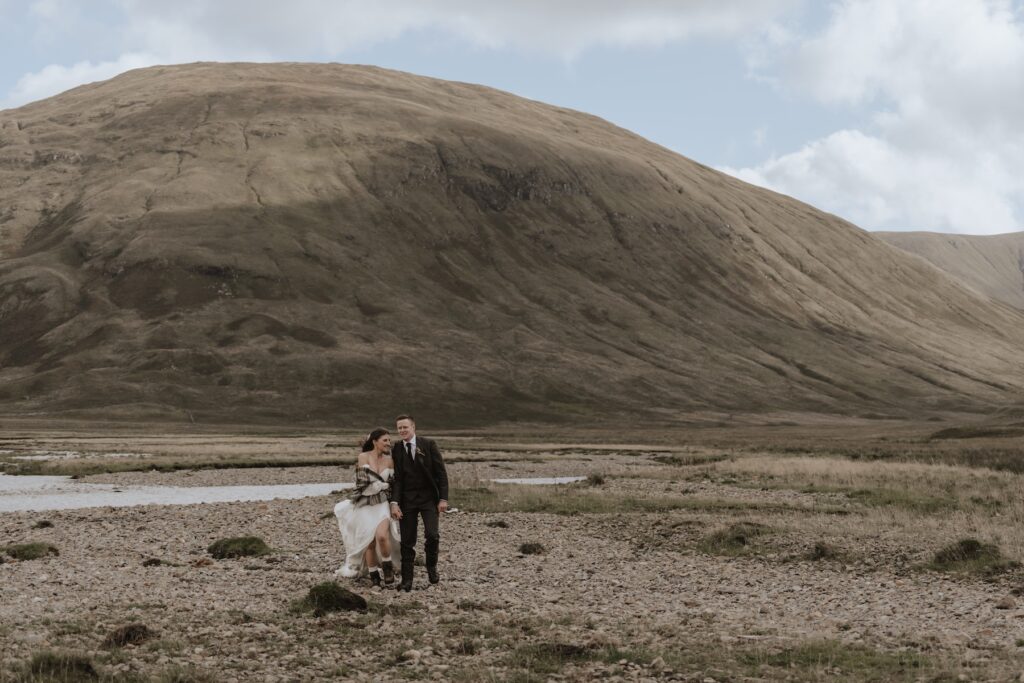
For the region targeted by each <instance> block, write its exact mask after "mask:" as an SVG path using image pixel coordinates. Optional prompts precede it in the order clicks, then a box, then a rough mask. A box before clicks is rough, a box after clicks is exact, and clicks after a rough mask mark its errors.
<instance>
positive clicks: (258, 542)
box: [206, 536, 270, 560]
mask: <svg viewBox="0 0 1024 683" xmlns="http://www.w3.org/2000/svg"><path fill="white" fill-rule="evenodd" d="M206 551H207V552H208V553H210V555H211V556H212V557H214V558H216V559H218V560H224V559H228V558H233V557H257V556H259V555H267V554H268V553H270V547H269V546H267V544H266V543H264V542H263V539H262V538H258V537H256V536H239V537H236V538H222V539H220V540H219V541H214V542H213V543H211V544H210V547H208V548H207V549H206Z"/></svg>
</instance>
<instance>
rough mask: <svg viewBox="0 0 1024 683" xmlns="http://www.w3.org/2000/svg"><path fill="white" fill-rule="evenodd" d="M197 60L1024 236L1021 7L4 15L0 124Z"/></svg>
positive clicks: (962, 228)
mask: <svg viewBox="0 0 1024 683" xmlns="http://www.w3.org/2000/svg"><path fill="white" fill-rule="evenodd" d="M194 61H309V62H344V63H354V64H374V65H377V66H382V67H386V68H392V69H399V70H402V71H409V72H412V73H417V74H422V75H426V76H433V77H436V78H444V79H449V80H457V81H466V82H471V83H481V84H484V85H488V86H492V87H495V88H499V89H502V90H507V91H510V92H513V93H515V94H517V95H521V96H523V97H528V98H531V99H536V100H541V101H544V102H549V103H551V104H556V105H559V106H563V107H569V108H572V109H577V110H581V111H585V112H588V113H591V114H595V115H597V116H600V117H602V118H605V119H607V120H609V121H611V122H613V123H615V124H617V125H619V126H622V127H624V128H628V129H630V130H632V131H635V132H636V133H639V134H640V135H643V136H644V137H646V138H648V139H650V140H652V141H654V142H656V143H658V144H660V145H663V146H665V147H667V148H669V149H672V150H674V151H676V152H678V153H680V154H682V155H684V156H687V157H689V158H691V159H694V160H696V161H699V162H701V163H703V164H706V165H708V166H712V167H715V168H717V169H719V170H722V171H724V172H726V173H730V174H732V175H735V176H737V177H739V178H742V179H743V180H746V181H748V182H751V183H755V184H758V185H762V186H765V187H769V188H771V189H773V190H776V191H779V192H783V193H785V194H788V195H792V196H794V197H796V198H798V199H801V200H803V201H806V202H808V203H810V204H813V205H815V206H817V207H819V208H822V209H824V210H826V211H829V212H832V213H835V214H837V215H839V216H842V217H843V218H845V219H847V220H849V221H852V222H853V223H856V224H857V225H859V226H861V227H863V228H865V229H868V230H930V231H936V232H956V233H972V234H993V233H1002V232H1013V231H1018V230H1024V0H833V1H828V0H630V1H629V2H621V0H516V1H515V2H509V1H508V0H500V1H497V0H365V1H356V0H289V2H287V3H282V2H280V1H274V2H271V1H270V0H217V1H210V0H176V1H175V2H173V3H169V2H167V1H166V0H89V1H88V2H87V1H85V0H0V109H6V108H14V107H18V106H20V105H22V104H25V103H27V102H31V101H34V100H37V99H41V98H44V97H49V96H51V95H54V94H57V93H59V92H62V91H64V90H66V89H68V88H71V87H74V86H76V85H80V84H82V83H89V82H93V81H97V80H103V79H106V78H110V77H112V76H115V75H117V74H118V73H121V72H123V71H126V70H129V69H133V68H139V67H144V66H151V65H154V64H178V63H185V62H194Z"/></svg>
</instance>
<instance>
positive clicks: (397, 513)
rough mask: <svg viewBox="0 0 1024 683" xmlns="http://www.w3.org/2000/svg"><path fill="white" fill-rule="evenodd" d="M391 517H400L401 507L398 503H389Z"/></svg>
mask: <svg viewBox="0 0 1024 683" xmlns="http://www.w3.org/2000/svg"><path fill="white" fill-rule="evenodd" d="M391 517H392V518H394V519H398V520H401V519H402V508H400V507H398V503H392V504H391Z"/></svg>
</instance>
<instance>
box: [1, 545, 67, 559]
mask: <svg viewBox="0 0 1024 683" xmlns="http://www.w3.org/2000/svg"><path fill="white" fill-rule="evenodd" d="M6 550H7V554H8V555H10V556H11V557H13V558H14V559H16V560H38V559H39V558H41V557H46V556H48V555H60V551H59V550H57V548H56V547H54V546H52V545H50V544H49V543H22V544H21V545H9V546H7V548H6Z"/></svg>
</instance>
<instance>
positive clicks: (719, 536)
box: [699, 522, 771, 555]
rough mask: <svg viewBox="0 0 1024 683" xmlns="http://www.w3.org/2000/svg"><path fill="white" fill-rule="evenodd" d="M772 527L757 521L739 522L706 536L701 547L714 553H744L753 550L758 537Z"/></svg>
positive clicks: (768, 531)
mask: <svg viewBox="0 0 1024 683" xmlns="http://www.w3.org/2000/svg"><path fill="white" fill-rule="evenodd" d="M770 532H771V529H770V528H769V527H767V526H765V525H763V524H757V523H755V522H737V523H735V524H730V525H729V526H728V527H726V528H724V529H719V530H718V531H715V532H713V533H711V534H708V535H707V536H705V537H704V538H703V539H702V540H701V542H700V544H699V548H700V549H701V550H702V551H704V552H706V553H709V554H712V555H742V554H745V553H748V552H751V551H752V550H753V544H754V542H755V540H756V539H758V538H760V537H762V536H764V535H766V534H768V533H770Z"/></svg>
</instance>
